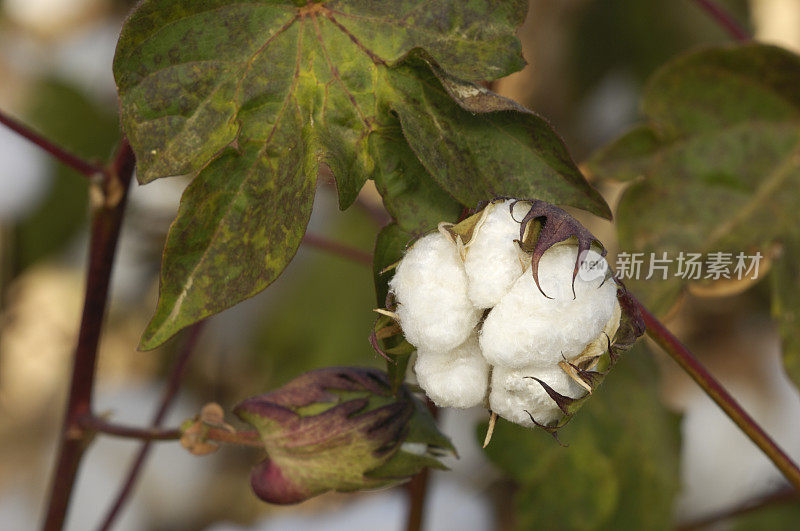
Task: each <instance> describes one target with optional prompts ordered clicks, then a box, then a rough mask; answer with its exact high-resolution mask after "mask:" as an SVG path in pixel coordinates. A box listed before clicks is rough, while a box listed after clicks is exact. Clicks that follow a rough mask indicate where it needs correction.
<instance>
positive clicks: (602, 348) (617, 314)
mask: <svg viewBox="0 0 800 531" xmlns="http://www.w3.org/2000/svg"><path fill="white" fill-rule="evenodd" d="M621 318H622V307H621V306H620V305H619V302H617V304H616V305H615V306H614V313H613V314H612V315H611V318H610V319H609V320H608V321H607V322H606V325H605V326H604V327H603V330H602V331H601V332H600V335H599V336H597V337H596V338H594V341H592V342H591V343H589V344H588V345H586V348H584V349H583V352H581V357H585V358H590V357H595V356H602V355H603V354H604V353H605V352H606V351H607V350H608V345H609V343H610V342H611V341H613V340H614V334H616V333H617V329H618V328H619V323H620V319H621Z"/></svg>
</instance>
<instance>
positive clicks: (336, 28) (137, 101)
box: [114, 0, 527, 348]
mask: <svg viewBox="0 0 800 531" xmlns="http://www.w3.org/2000/svg"><path fill="white" fill-rule="evenodd" d="M526 5H527V3H526V2H524V1H522V0H514V1H511V2H495V1H491V0H479V1H476V2H471V3H469V4H464V3H463V2H457V1H455V0H449V1H441V2H436V3H429V2H421V1H419V0H417V1H405V2H400V3H398V2H388V1H380V2H375V1H369V2H366V1H359V0H350V1H344V0H342V1H330V2H308V3H300V2H288V1H287V2H279V1H269V2H263V3H253V2H242V1H239V0H211V1H208V2H193V1H189V0H180V1H174V0H149V1H145V2H143V3H142V4H140V6H139V7H138V8H137V9H136V11H135V12H134V13H133V14H132V15H131V17H130V18H129V19H128V21H127V22H126V24H125V27H124V28H123V31H122V34H121V36H120V40H119V43H118V46H117V53H116V56H115V59H114V74H115V78H116V80H117V85H118V90H119V95H120V102H121V110H122V123H123V126H124V129H125V132H126V134H127V136H128V138H129V139H130V141H131V144H132V146H133V148H134V151H135V152H136V155H137V163H138V171H137V175H138V178H139V180H140V181H141V182H142V183H147V182H150V181H152V180H153V179H157V178H160V177H166V176H171V175H179V174H197V177H196V179H195V183H193V185H192V186H191V187H190V188H189V189H187V192H186V196H185V198H184V200H183V207H182V208H181V210H180V212H179V215H178V219H177V221H176V222H175V224H174V226H173V229H172V231H171V234H170V237H169V242H168V244H167V247H166V249H165V255H164V262H163V272H162V290H161V296H160V300H159V306H158V309H157V311H156V315H155V317H154V319H153V321H152V323H151V324H150V326H149V327H148V329H147V330H146V332H145V334H144V337H143V340H142V345H141V346H142V348H153V347H155V346H157V345H158V344H160V343H161V342H163V341H164V340H166V339H167V338H168V337H170V336H171V335H173V334H174V333H175V332H177V331H178V330H179V329H180V328H181V327H182V326H186V325H188V324H190V323H192V322H194V321H196V320H197V319H200V318H202V317H203V316H206V315H210V314H212V313H214V312H217V311H220V310H221V309H224V308H227V307H229V306H232V305H233V304H235V303H236V302H238V301H240V300H242V299H243V298H246V297H248V296H251V295H253V294H254V293H256V292H258V291H259V290H261V289H263V288H264V287H266V286H267V285H268V284H269V283H270V282H271V281H272V280H274V279H275V278H276V277H277V275H278V274H280V272H281V270H282V269H283V267H284V266H285V265H286V263H287V262H288V261H289V259H290V258H291V256H292V255H293V254H294V252H295V250H296V248H297V244H298V242H299V239H300V236H301V235H302V232H303V229H304V227H305V224H306V221H307V219H308V213H309V211H310V208H311V201H312V198H313V192H314V181H315V179H316V173H317V168H318V163H319V162H325V163H326V164H327V165H328V166H330V168H331V170H332V171H333V174H334V176H335V178H336V181H337V188H338V192H339V204H340V207H341V208H343V209H344V208H347V207H348V206H349V205H350V204H351V203H352V202H353V201H354V200H355V198H356V196H357V194H358V192H359V190H360V189H361V187H362V185H363V183H364V181H365V180H366V179H367V178H368V177H370V176H373V175H376V176H378V177H379V178H380V179H382V186H384V187H385V188H386V190H387V194H388V195H387V202H388V204H390V205H392V206H391V208H392V209H394V211H395V213H396V215H397V216H398V220H400V222H401V223H402V224H403V225H404V226H406V227H409V228H415V229H419V228H420V227H423V226H428V225H429V223H430V221H429V219H427V218H426V219H424V220H417V219H412V216H415V215H416V212H414V211H413V210H412V209H411V208H410V206H409V205H410V201H411V200H413V199H414V198H419V197H420V195H423V194H425V193H427V192H432V193H433V194H434V195H433V196H431V197H430V198H429V199H426V201H428V200H430V201H431V203H430V204H434V202H435V201H442V204H443V205H446V204H447V203H450V205H451V206H450V209H452V208H454V207H453V206H452V200H450V199H449V198H447V197H446V195H445V194H444V193H443V192H441V191H436V188H435V186H433V185H432V183H430V182H427V180H426V179H424V178H423V177H422V176H421V175H420V172H419V168H418V167H417V166H415V165H416V163H415V162H413V161H410V160H409V161H408V162H405V161H404V162H403V163H402V164H403V168H404V169H408V170H409V174H410V175H411V176H413V180H414V181H415V182H411V183H408V185H407V187H406V190H412V191H413V190H415V189H417V191H416V192H412V193H411V197H407V195H408V194H406V193H405V192H404V191H403V190H399V191H398V187H397V183H396V181H397V179H398V176H397V175H393V172H394V171H395V170H396V168H397V162H396V161H392V160H391V159H392V158H393V157H394V158H397V157H401V156H409V155H410V151H408V150H406V151H405V152H404V151H403V146H402V144H401V145H400V146H398V149H396V150H395V151H394V152H388V150H387V148H386V142H387V139H391V138H393V137H395V138H396V137H397V134H396V128H397V120H396V118H394V117H393V116H392V115H391V114H390V113H389V107H388V104H387V98H389V97H391V96H393V95H394V92H393V91H392V90H389V87H388V83H389V81H390V79H389V77H388V76H387V71H389V70H391V69H392V68H393V65H394V64H395V63H397V62H398V61H399V60H401V59H402V58H403V57H405V55H406V54H408V53H409V52H410V51H411V50H413V49H415V48H424V49H425V50H427V52H428V53H429V54H430V55H431V56H432V57H433V58H434V59H435V60H436V61H438V62H439V64H441V65H442V67H443V68H445V69H448V70H449V71H451V72H452V73H453V74H454V75H457V76H463V77H466V78H469V79H494V78H497V77H500V76H503V75H506V74H509V73H511V72H513V71H515V70H518V69H520V68H521V67H522V66H523V64H524V62H523V60H522V57H521V54H520V44H519V42H518V41H517V39H516V37H515V36H514V29H515V28H516V26H518V25H519V24H521V22H522V20H523V18H524V15H525V9H526ZM384 127H386V128H387V129H386V131H383V128H384ZM375 132H378V134H377V135H376V136H377V138H376V139H375V140H374V141H372V140H371V136H373V135H372V133H375ZM376 150H380V151H381V153H380V155H381V157H380V159H379V160H377V164H378V165H379V167H378V168H377V170H376V157H375V151H376ZM385 152H386V153H385ZM393 165H394V167H395V168H394V169H393V168H392V166H393ZM238 173H241V175H239V174H238ZM436 194H438V195H436ZM406 210H408V211H409V213H408V214H406V213H405V211H406ZM445 211H446V212H449V211H450V210H448V209H447V207H445ZM234 229H235V230H234Z"/></svg>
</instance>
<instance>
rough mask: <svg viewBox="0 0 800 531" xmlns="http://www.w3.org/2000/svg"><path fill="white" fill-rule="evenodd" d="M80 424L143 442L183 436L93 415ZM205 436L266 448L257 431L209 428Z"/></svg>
mask: <svg viewBox="0 0 800 531" xmlns="http://www.w3.org/2000/svg"><path fill="white" fill-rule="evenodd" d="M78 424H79V425H80V427H81V428H82V429H83V430H85V431H86V432H92V433H103V434H106V435H111V436H112V437H121V438H123V439H139V440H143V441H176V440H178V439H180V438H181V436H182V435H183V433H182V432H181V430H180V429H163V428H139V427H136V426H126V425H124V424H117V423H115V422H109V421H107V420H105V419H104V418H102V417H98V416H95V415H91V414H90V415H85V416H83V417H81V418H80V419H78ZM204 435H205V439H206V440H208V441H217V442H224V443H229V444H237V445H239V446H254V447H256V448H264V442H263V441H262V440H261V436H260V435H259V434H258V432H257V431H255V430H249V431H236V432H232V431H228V430H224V429H222V428H208V429H207V430H206V431H205V432H204Z"/></svg>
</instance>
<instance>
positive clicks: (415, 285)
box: [389, 232, 481, 352]
mask: <svg viewBox="0 0 800 531" xmlns="http://www.w3.org/2000/svg"><path fill="white" fill-rule="evenodd" d="M389 289H390V290H391V292H392V293H394V296H395V299H396V300H397V303H398V305H397V310H396V313H397V319H398V322H399V324H400V327H401V328H402V329H403V334H404V335H405V338H406V339H407V340H408V342H409V343H411V344H412V345H414V346H415V347H417V348H419V349H424V350H429V351H440V352H445V351H450V350H453V349H454V348H456V347H457V346H459V345H460V344H461V343H463V342H464V341H465V340H466V339H467V337H468V336H469V335H470V333H471V332H472V330H473V329H474V328H475V325H477V324H478V319H479V318H480V315H481V314H480V311H479V310H477V309H476V308H475V307H473V306H472V303H470V300H469V297H468V296H467V276H466V273H465V272H464V264H463V262H462V261H461V257H460V256H459V254H458V251H457V249H456V246H455V244H454V243H453V241H452V240H451V239H450V238H449V237H448V236H446V235H444V234H442V233H438V232H437V233H433V234H429V235H427V236H425V237H423V238H421V239H420V240H419V241H417V242H416V243H415V244H414V245H413V247H411V249H409V250H408V252H406V255H405V256H404V257H403V259H402V260H401V261H400V263H399V264H398V266H397V271H396V273H395V275H394V278H392V280H391V281H390V282H389Z"/></svg>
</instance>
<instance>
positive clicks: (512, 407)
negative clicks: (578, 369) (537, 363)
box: [489, 365, 586, 428]
mask: <svg viewBox="0 0 800 531" xmlns="http://www.w3.org/2000/svg"><path fill="white" fill-rule="evenodd" d="M533 378H539V379H540V380H542V381H543V382H545V383H546V384H547V385H549V386H550V387H551V388H552V389H553V390H554V391H555V392H557V393H559V394H561V395H563V396H566V397H569V398H580V397H582V396H584V395H585V394H586V390H585V389H584V388H583V387H581V386H580V385H579V384H578V383H577V382H576V381H575V380H573V379H572V378H571V377H570V376H569V375H568V374H567V373H566V372H564V370H563V369H561V367H559V366H558V365H555V366H552V367H546V368H538V367H526V368H523V369H507V368H504V367H495V368H494V369H493V371H492V385H491V391H490V394H489V408H490V409H491V410H492V411H493V412H494V413H497V414H498V415H500V416H501V417H503V418H504V419H506V420H509V421H511V422H514V423H515V424H519V425H521V426H526V427H529V428H532V427H534V426H535V425H536V424H535V423H534V422H533V421H532V420H531V417H530V416H529V415H528V413H530V415H532V416H533V418H534V419H535V420H536V422H538V423H539V424H541V425H543V426H547V425H548V424H551V423H553V422H555V421H558V420H560V419H561V417H563V415H564V413H563V412H562V411H561V408H559V407H558V404H557V403H556V401H555V400H553V398H552V397H551V396H550V395H549V394H547V391H545V389H544V387H542V384H540V383H539V382H537V381H536V380H534V379H533Z"/></svg>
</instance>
